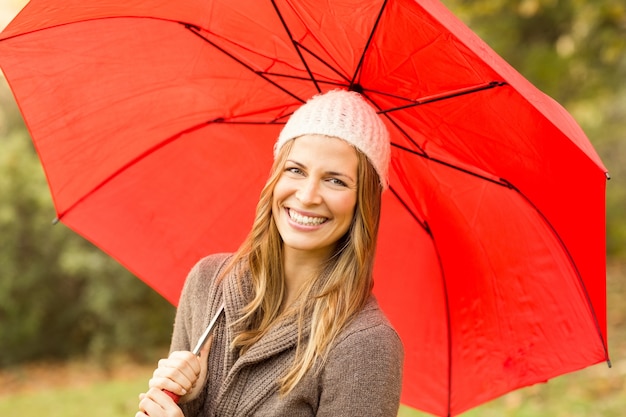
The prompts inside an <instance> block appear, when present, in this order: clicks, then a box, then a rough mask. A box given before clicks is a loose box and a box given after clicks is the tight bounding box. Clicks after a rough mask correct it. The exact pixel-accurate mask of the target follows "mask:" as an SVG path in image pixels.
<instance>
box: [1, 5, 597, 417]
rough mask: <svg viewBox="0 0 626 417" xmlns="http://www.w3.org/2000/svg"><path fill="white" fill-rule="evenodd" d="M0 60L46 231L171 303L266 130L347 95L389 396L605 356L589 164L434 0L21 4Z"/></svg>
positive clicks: (529, 94) (488, 391)
mask: <svg viewBox="0 0 626 417" xmlns="http://www.w3.org/2000/svg"><path fill="white" fill-rule="evenodd" d="M0 66H1V67H2V70H3V71H4V73H5V75H6V77H7V80H8V82H9V84H10V86H11V88H12V89H13V92H14V94H15V97H16V99H17V102H18V104H19V106H20V108H21V110H22V113H23V116H24V119H25V121H26V124H27V126H28V128H29V130H30V133H31V135H32V138H33V141H34V143H35V146H36V148H37V151H38V153H39V155H40V158H41V161H42V164H43V166H44V168H45V171H46V174H47V177H48V181H49V184H50V189H51V191H52V195H53V198H54V202H55V206H56V209H57V212H58V218H59V219H60V220H61V221H62V222H63V223H64V224H66V225H67V226H69V227H70V228H72V229H73V230H75V231H76V232H77V233H80V234H81V235H83V236H85V237H86V238H87V239H89V240H91V241H92V242H94V243H95V244H96V245H98V246H99V247H100V248H102V249H103V250H104V251H106V252H107V253H109V254H110V255H111V256H113V257H114V258H116V259H117V260H118V261H119V262H121V263H122V264H124V265H125V266H126V267H127V268H128V269H129V270H131V271H132V272H134V273H135V274H136V275H137V276H139V277H140V278H141V279H143V280H144V281H145V282H146V283H148V284H149V285H150V286H152V287H154V288H155V289H156V290H157V291H158V292H160V293H161V294H163V296H165V297H166V298H167V299H168V300H170V301H171V302H172V303H174V304H175V303H176V302H177V300H178V296H179V291H180V288H181V284H182V282H183V280H184V278H185V276H186V273H187V271H188V270H189V268H190V267H191V266H192V264H193V263H194V262H196V261H197V260H198V259H199V258H200V257H202V256H204V255H206V254H207V253H210V252H216V251H232V250H234V249H235V248H237V246H238V244H239V243H240V242H241V241H242V239H243V237H244V235H245V234H246V233H247V231H248V229H249V227H250V225H251V222H252V216H253V212H254V207H255V204H256V200H257V197H258V194H259V191H260V188H261V185H262V183H263V182H264V180H265V178H266V175H267V172H268V170H269V166H270V163H271V159H272V146H273V143H274V141H275V139H276V137H277V135H278V132H279V131H280V129H281V126H282V124H283V123H284V121H285V120H286V118H287V117H288V116H289V115H290V114H291V113H292V112H293V111H294V109H295V108H297V107H298V106H299V105H300V104H301V103H302V102H304V101H305V100H306V99H307V98H309V97H311V96H312V95H314V94H315V93H317V92H319V91H326V90H328V89H333V88H349V89H353V90H356V91H360V92H362V93H363V94H364V96H365V97H366V98H367V99H368V100H370V101H371V102H372V103H373V105H374V106H376V107H377V108H378V109H379V110H380V112H381V114H383V115H384V118H385V120H386V122H387V124H388V127H389V129H390V131H391V135H392V139H391V141H392V166H391V174H390V175H391V181H390V191H388V192H386V193H385V195H384V202H383V219H382V225H381V228H382V229H381V232H380V233H381V236H380V242H379V251H378V255H377V259H376V270H375V278H376V286H375V292H376V294H377V296H378V297H379V299H380V302H381V304H382V305H383V308H384V310H385V311H386V312H387V314H388V315H389V317H390V318H391V320H392V322H393V323H394V325H395V327H396V328H397V329H398V331H399V333H400V334H401V336H402V338H403V341H404V344H405V348H406V353H407V355H406V369H405V381H404V391H403V397H402V398H403V403H405V404H407V405H409V406H411V407H415V408H418V409H421V410H424V411H427V412H429V413H432V414H435V415H441V416H445V415H456V414H458V413H460V412H462V411H465V410H467V409H469V408H471V407H474V406H476V405H478V404H481V403H483V402H485V401H487V400H489V399H491V398H494V397H496V396H499V395H501V394H504V393H506V392H508V391H510V390H513V389H515V388H518V387H522V386H526V385H530V384H534V383H536V382H539V381H545V380H547V379H548V378H551V377H554V376H556V375H559V374H562V373H565V372H570V371H573V370H576V369H580V368H583V367H585V366H588V365H591V364H594V363H597V362H601V361H605V360H608V354H607V349H606V346H607V344H606V340H607V339H606V337H607V336H606V305H605V232H604V218H605V207H604V192H605V182H606V177H605V175H606V169H605V168H604V166H603V165H602V162H601V161H600V159H599V157H598V155H597V154H596V152H595V151H594V149H593V148H592V146H591V144H590V143H589V141H588V140H587V138H586V137H585V135H584V133H583V132H582V131H581V129H580V128H579V127H578V126H577V124H576V123H575V122H574V121H573V120H572V118H571V117H570V116H569V115H568V114H567V112H566V111H564V109H563V108H562V107H561V106H560V105H558V104H557V103H556V102H554V101H553V100H551V99H550V98H548V97H547V96H545V95H544V94H542V93H541V92H540V91H538V90H537V89H536V88H535V87H533V86H532V85H531V84H530V83H529V82H528V81H527V80H525V79H524V78H523V77H522V76H521V75H520V74H518V73H517V72H516V71H515V70H514V69H513V68H511V67H510V66H509V65H508V64H507V63H506V62H504V61H503V60H502V59H501V58H500V57H498V56H497V55H496V54H495V53H494V52H493V51H492V50H491V49H490V48H489V47H487V46H486V45H485V44H484V43H483V42H482V41H481V40H480V39H479V38H478V37H477V36H476V35H474V34H473V33H472V32H471V31H470V30H469V29H468V28H467V27H466V26H464V25H463V24H462V23H461V22H459V21H458V20H457V19H456V18H455V17H454V16H453V15H452V14H451V13H450V12H449V11H448V10H447V9H445V8H444V7H443V6H442V5H441V4H440V3H439V2H437V1H433V0H421V1H412V0H388V1H382V0H380V1H368V2H364V1H362V0H342V1H338V0H337V1H326V2H321V3H320V2H318V1H314V0H301V1H289V0H275V1H260V0H254V1H253V0H245V1H244V0H237V1H234V0H223V1H208V0H186V1H184V2H167V1H147V0H141V1H138V0H116V1H114V0H107V1H105V0H99V1H97V2H88V1H85V0H80V1H79V0H63V1H60V0H56V1H55V0H33V1H31V2H30V3H29V4H28V5H27V6H26V7H25V8H24V10H23V11H22V12H21V13H20V14H19V15H18V16H17V17H16V18H15V20H14V21H13V22H12V23H11V24H10V25H9V26H8V27H7V28H6V29H5V31H4V32H3V33H2V35H1V37H0Z"/></svg>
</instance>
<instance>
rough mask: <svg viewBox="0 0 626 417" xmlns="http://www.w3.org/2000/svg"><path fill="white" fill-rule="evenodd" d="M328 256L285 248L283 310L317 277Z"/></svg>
mask: <svg viewBox="0 0 626 417" xmlns="http://www.w3.org/2000/svg"><path fill="white" fill-rule="evenodd" d="M327 257H328V255H327V254H321V253H312V252H309V251H295V250H293V249H291V250H289V249H287V250H285V253H284V262H285V265H284V266H285V270H284V271H285V297H284V299H283V303H282V309H283V310H284V309H285V308H287V307H289V306H290V305H292V304H293V302H294V301H296V300H297V299H298V296H299V295H300V292H301V290H302V289H303V288H304V287H305V286H306V284H307V283H308V282H309V281H310V280H312V279H316V278H317V276H318V274H319V273H320V270H321V267H322V265H323V263H324V262H325V261H326V258H327Z"/></svg>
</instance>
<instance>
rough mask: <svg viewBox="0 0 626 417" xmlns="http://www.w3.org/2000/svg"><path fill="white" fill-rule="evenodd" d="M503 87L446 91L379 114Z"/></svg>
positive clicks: (495, 84) (494, 84) (490, 85)
mask: <svg viewBox="0 0 626 417" xmlns="http://www.w3.org/2000/svg"><path fill="white" fill-rule="evenodd" d="M505 85H508V84H507V83H506V82H504V81H491V82H488V83H485V84H480V85H476V86H472V87H468V88H462V89H459V90H452V91H446V92H445V93H441V94H436V95H432V96H428V97H424V98H421V99H415V100H411V103H410V104H406V105H404V106H398V107H392V108H390V109H386V110H381V113H392V112H395V111H399V110H405V109H408V108H411V107H417V106H421V105H424V104H430V103H435V102H437V101H442V100H447V99H450V98H455V97H461V96H464V95H466V94H472V93H477V92H479V91H484V90H490V89H492V88H495V87H503V86H505Z"/></svg>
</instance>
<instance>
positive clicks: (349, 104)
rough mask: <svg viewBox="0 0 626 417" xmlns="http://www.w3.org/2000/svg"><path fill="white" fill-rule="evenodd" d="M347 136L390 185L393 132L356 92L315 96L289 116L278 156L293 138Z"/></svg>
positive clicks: (279, 138)
mask: <svg viewBox="0 0 626 417" xmlns="http://www.w3.org/2000/svg"><path fill="white" fill-rule="evenodd" d="M315 134H317V135H325V136H333V137H337V138H339V139H343V140H345V141H346V142H348V143H350V144H351V145H353V146H355V147H356V148H357V149H359V150H360V151H361V152H363V153H364V154H365V155H366V156H367V158H368V159H369V161H370V162H371V164H372V165H373V166H374V169H376V172H377V173H378V176H379V177H380V183H381V185H382V187H383V189H386V188H387V184H388V177H387V172H388V168H389V158H390V154H391V149H390V145H389V132H388V131H387V128H386V127H385V124H384V123H383V121H382V120H381V118H380V116H378V114H377V113H376V110H374V108H373V107H372V106H370V105H369V104H368V103H367V102H366V101H365V99H364V98H363V97H362V96H361V95H360V94H359V93H356V92H353V91H346V90H332V91H328V92H326V93H324V94H319V95H316V96H314V97H313V98H311V99H310V100H309V101H307V102H306V103H305V104H304V105H302V106H301V107H300V108H298V109H297V110H296V111H295V112H294V113H293V114H292V115H291V117H290V118H289V120H288V121H287V123H286V124H285V127H284V128H283V130H282V131H281V132H280V135H279V136H278V140H277V141H276V144H275V145H274V157H276V155H277V154H278V151H279V150H280V148H282V146H283V145H284V144H285V143H286V142H287V141H289V140H291V139H295V138H297V137H299V136H303V135H315Z"/></svg>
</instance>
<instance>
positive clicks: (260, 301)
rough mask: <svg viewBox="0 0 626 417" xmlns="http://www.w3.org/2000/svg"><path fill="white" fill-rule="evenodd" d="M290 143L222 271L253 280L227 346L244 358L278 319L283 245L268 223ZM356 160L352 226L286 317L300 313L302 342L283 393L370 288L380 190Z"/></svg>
mask: <svg viewBox="0 0 626 417" xmlns="http://www.w3.org/2000/svg"><path fill="white" fill-rule="evenodd" d="M292 146H293V140H290V141H289V142H287V143H286V144H285V145H284V146H283V147H282V148H281V149H280V152H279V153H278V155H277V156H276V158H275V161H274V164H273V165H272V170H271V174H270V176H269V178H268V180H267V183H266V184H265V186H264V188H263V190H262V191H261V196H260V199H259V202H258V204H257V209H256V218H255V220H254V224H253V226H252V229H251V231H250V233H249V235H248V237H247V238H246V240H245V241H244V243H243V244H242V245H241V247H240V248H239V250H238V251H237V253H236V254H235V256H234V257H233V260H232V262H231V263H230V266H229V267H228V268H227V269H226V271H225V273H228V272H229V271H231V270H232V269H233V268H234V267H235V265H236V264H238V263H240V262H241V261H247V263H248V266H249V268H250V272H251V276H252V285H253V289H254V298H253V299H252V301H250V303H249V304H248V305H247V306H246V307H245V308H244V311H243V312H242V313H243V317H242V318H241V319H239V320H238V321H237V322H236V323H235V324H234V325H235V326H237V327H238V328H243V329H244V330H243V331H242V332H240V333H239V334H238V335H237V336H236V337H235V338H234V340H233V342H232V345H233V346H232V347H233V348H234V349H239V351H240V353H243V352H245V351H246V350H247V349H249V348H250V347H251V346H252V345H253V344H254V343H256V342H257V341H258V340H259V339H260V338H261V337H262V336H263V335H264V334H265V332H266V331H267V330H268V329H269V327H270V326H271V325H272V324H273V323H274V322H275V321H276V320H278V319H279V318H281V311H280V308H281V303H282V300H283V296H284V294H285V280H284V270H283V268H284V266H283V250H282V247H283V246H282V239H281V237H280V234H279V232H278V229H277V228H276V225H275V223H274V220H273V217H272V198H273V190H274V186H275V185H276V183H277V182H278V180H279V178H280V176H281V174H282V171H283V167H284V165H285V161H286V159H287V155H288V154H289V151H290V150H291V147H292ZM355 150H356V151H357V157H358V168H357V171H358V174H357V204H356V208H355V213H354V217H353V220H352V224H351V226H350V228H349V230H348V232H346V234H345V235H344V236H343V237H342V238H341V239H340V241H339V242H338V243H337V246H336V249H335V251H334V253H333V254H332V255H331V257H330V258H329V259H328V260H327V262H326V263H325V264H324V265H322V266H321V268H320V271H319V277H318V279H316V280H311V282H309V284H308V285H307V286H305V288H304V289H303V290H302V292H301V294H300V297H299V301H300V302H299V303H298V306H297V308H295V309H292V310H289V311H287V312H285V314H295V315H297V320H298V325H299V340H298V344H297V348H296V354H295V359H294V363H293V365H292V366H291V368H290V369H289V370H288V371H287V373H286V374H285V375H284V376H283V378H282V379H281V380H280V392H281V394H287V393H289V392H290V391H291V390H292V389H293V388H294V387H295V386H296V384H298V382H300V380H301V379H302V378H303V376H304V375H305V374H306V373H307V372H308V371H309V370H310V369H311V368H312V367H313V365H314V364H315V363H316V361H317V360H320V361H321V362H319V363H320V364H321V363H323V362H324V361H325V360H326V357H327V355H328V352H329V349H330V347H331V345H332V342H333V341H334V340H335V338H336V337H337V335H338V334H339V333H340V332H341V330H342V329H343V328H344V327H345V326H346V325H347V324H348V322H349V321H350V320H351V319H352V317H354V316H355V315H356V314H357V313H358V312H359V311H360V310H361V309H362V308H363V306H364V305H365V303H366V302H367V300H368V298H369V296H370V294H371V291H372V287H373V278H372V271H373V264H374V253H375V250H376V238H377V235H378V224H379V219H380V205H381V193H382V187H381V185H380V179H379V177H378V174H377V173H376V170H375V169H374V167H373V166H372V164H371V163H370V162H369V161H368V159H367V157H366V156H365V154H363V153H362V152H361V151H359V150H358V149H356V148H355ZM307 315H311V328H310V331H309V332H308V333H309V336H308V338H305V337H304V336H303V335H304V333H305V332H304V330H305V329H304V325H305V324H304V323H305V317H306V316H307Z"/></svg>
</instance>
